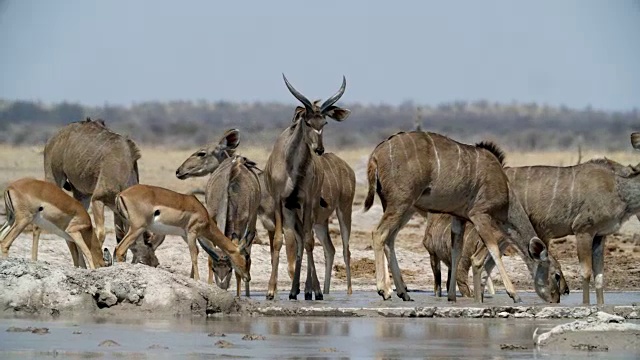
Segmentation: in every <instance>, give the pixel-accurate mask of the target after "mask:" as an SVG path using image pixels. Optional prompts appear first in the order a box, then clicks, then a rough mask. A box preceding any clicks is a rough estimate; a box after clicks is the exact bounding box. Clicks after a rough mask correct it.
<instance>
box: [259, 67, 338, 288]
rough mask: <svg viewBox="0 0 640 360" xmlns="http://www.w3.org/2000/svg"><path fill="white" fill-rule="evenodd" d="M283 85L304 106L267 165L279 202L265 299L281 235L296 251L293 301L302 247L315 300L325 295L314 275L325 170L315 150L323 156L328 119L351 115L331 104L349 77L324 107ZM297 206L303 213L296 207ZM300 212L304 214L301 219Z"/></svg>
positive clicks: (274, 274)
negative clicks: (315, 221)
mask: <svg viewBox="0 0 640 360" xmlns="http://www.w3.org/2000/svg"><path fill="white" fill-rule="evenodd" d="M283 78H284V81H285V84H286V85H287V88H288V89H289V91H290V92H291V94H292V95H293V96H294V97H296V99H298V100H299V101H300V102H301V103H302V104H303V105H304V108H303V107H298V108H296V110H295V112H294V117H293V122H294V125H292V126H290V127H288V128H287V129H285V130H284V131H283V132H282V133H281V134H280V136H279V137H278V139H277V140H276V143H275V144H274V146H273V150H272V151H271V154H270V155H269V158H268V160H267V164H266V166H265V169H264V172H265V177H264V178H265V185H266V189H267V191H268V192H269V194H270V195H271V197H272V198H273V200H274V204H275V222H274V224H275V232H274V240H273V242H272V243H271V278H270V279H269V289H268V290H267V299H274V297H275V295H276V286H277V280H278V263H279V256H280V249H281V248H282V243H283V242H282V233H283V230H284V237H285V240H286V242H287V244H291V243H293V241H294V239H295V242H296V246H295V247H294V246H292V245H288V246H287V249H288V253H289V257H292V256H293V255H292V254H290V252H292V250H295V251H296V256H295V259H296V261H295V266H294V269H293V281H292V284H291V291H290V292H289V298H290V299H296V298H297V295H298V293H299V292H300V271H301V266H302V255H303V250H306V253H307V280H306V282H305V299H311V296H312V294H311V293H312V291H313V292H314V293H315V298H316V299H322V298H323V295H322V291H321V289H320V283H319V281H318V278H317V275H316V273H315V264H314V261H313V247H314V241H313V233H312V226H313V220H312V219H313V211H314V209H316V208H317V202H318V201H319V200H320V191H321V188H322V181H323V176H324V174H323V172H322V168H321V165H319V164H318V160H317V159H318V158H317V156H316V155H315V154H314V152H316V153H318V154H322V153H323V152H324V148H323V145H322V130H323V128H324V125H325V124H326V122H327V121H326V120H325V119H326V117H330V118H332V119H334V120H337V121H342V120H344V119H346V118H347V117H348V116H349V110H346V109H342V108H339V107H337V106H334V105H333V104H334V103H335V102H337V101H338V99H340V97H341V96H342V94H343V93H344V90H345V87H346V80H345V79H344V78H343V83H342V86H341V88H340V90H338V92H337V93H336V94H334V95H333V96H331V97H330V98H329V99H327V100H326V101H325V102H324V103H323V104H322V105H320V106H318V104H317V103H316V104H312V103H311V102H310V101H309V100H308V99H307V98H306V97H304V95H302V94H301V93H299V92H298V91H297V90H295V89H294V88H293V86H291V84H289V82H288V81H287V79H286V78H285V77H284V75H283ZM298 210H299V211H298ZM300 215H301V218H300V217H299V216H300Z"/></svg>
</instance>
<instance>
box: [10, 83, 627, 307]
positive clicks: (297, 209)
mask: <svg viewBox="0 0 640 360" xmlns="http://www.w3.org/2000/svg"><path fill="white" fill-rule="evenodd" d="M283 78H284V82H285V84H286V86H287V88H288V90H289V91H290V92H291V94H292V95H293V96H294V97H295V98H296V99H297V100H298V101H299V102H300V103H301V104H302V106H298V107H296V109H295V111H294V115H293V119H292V122H291V125H290V126H288V127H287V128H286V129H285V130H284V131H283V132H282V133H281V134H280V135H279V136H278V138H277V140H276V142H275V144H274V146H273V150H272V151H271V154H270V155H269V158H268V160H267V163H266V164H265V166H264V169H263V170H261V169H260V168H259V167H258V166H257V165H256V163H254V162H252V161H251V160H249V159H247V158H245V157H243V156H240V155H238V154H236V151H237V147H238V145H239V142H240V141H239V139H240V137H239V136H240V134H239V131H238V130H237V129H231V130H228V131H227V132H226V133H225V134H224V135H223V136H222V139H221V140H220V141H219V142H218V143H214V144H211V145H208V146H205V147H203V148H202V149H199V150H198V151H196V152H195V153H193V154H192V155H191V156H190V157H189V158H188V159H187V160H185V162H184V163H183V164H182V165H181V166H180V167H179V168H178V169H177V170H176V173H175V175H176V177H177V178H179V179H186V178H189V177H199V176H209V180H208V183H207V187H206V192H205V198H206V201H205V205H203V204H202V203H201V202H200V201H199V200H198V199H197V198H196V197H195V196H194V195H185V194H180V193H177V192H175V191H172V190H168V189H165V188H161V187H157V186H151V185H143V184H139V175H138V165H137V162H138V160H139V159H140V153H139V150H138V148H137V146H136V144H135V143H134V142H133V141H132V140H130V139H128V138H126V137H123V136H121V135H119V134H117V133H114V132H113V131H111V130H110V129H109V128H108V127H107V126H106V125H105V123H104V122H103V121H101V120H91V119H89V118H87V119H86V120H83V121H79V122H75V123H71V124H69V125H67V126H65V127H63V128H62V129H61V130H59V131H58V132H57V133H56V134H55V135H54V136H53V137H51V138H50V139H49V140H48V142H47V144H46V145H45V149H44V173H45V181H42V180H35V179H31V178H23V179H19V180H16V181H14V182H13V183H11V184H10V185H8V186H7V188H6V190H5V192H4V200H5V208H6V223H5V224H4V225H3V227H2V228H1V229H0V250H1V251H2V256H3V257H7V256H8V252H9V248H10V247H11V244H12V243H13V241H14V240H15V239H16V238H17V236H18V235H19V234H20V233H21V232H22V231H23V230H24V229H25V228H26V226H27V225H29V224H32V225H33V229H34V230H33V246H32V254H31V257H32V260H34V261H35V260H37V256H38V241H39V237H40V233H41V229H44V230H45V231H47V232H50V233H53V234H56V235H59V236H60V237H62V238H64V239H65V240H66V242H67V245H68V247H69V251H70V253H71V257H72V259H73V264H74V266H78V267H86V266H87V264H88V266H89V268H90V269H95V268H98V267H102V266H109V265H111V264H112V263H113V262H122V261H125V255H126V253H127V250H131V252H132V254H133V262H134V263H142V264H146V265H150V266H157V265H158V259H157V257H156V256H155V251H156V249H157V248H158V247H159V246H160V245H161V244H162V242H163V241H164V238H165V236H166V235H177V236H181V237H182V238H183V239H184V240H185V242H186V243H187V245H188V246H189V252H190V255H191V261H192V268H191V277H192V278H193V279H195V280H199V279H200V276H199V273H198V266H197V261H198V252H199V250H198V244H199V246H200V247H201V248H202V249H204V250H205V252H206V253H207V254H208V255H209V264H208V265H209V266H208V268H209V277H208V281H209V283H213V281H214V279H215V282H216V284H217V285H218V286H219V287H221V288H223V289H227V288H228V287H229V283H230V280H231V274H232V273H235V277H236V285H237V287H236V291H237V296H240V292H241V283H242V281H243V280H244V282H245V294H246V296H249V294H250V289H249V282H250V279H251V277H250V267H251V244H252V242H253V239H254V237H255V235H256V222H257V220H258V219H260V221H261V223H262V225H263V226H264V228H265V229H266V230H267V232H268V235H269V243H270V251H271V277H270V280H269V285H268V289H267V294H266V297H267V299H274V298H276V294H277V288H276V287H277V280H278V265H279V259H280V250H281V249H282V245H283V243H284V244H285V249H286V257H287V262H288V273H289V277H290V278H291V279H292V283H291V289H290V292H289V299H297V296H298V294H299V293H300V276H301V269H302V258H303V254H304V253H306V257H307V267H306V269H307V274H306V275H307V277H306V280H305V289H304V295H305V299H306V300H310V299H313V297H314V296H315V299H316V300H320V299H322V298H323V293H324V294H327V293H329V290H330V285H331V270H332V267H333V261H334V255H335V247H334V245H333V243H332V241H331V238H330V236H329V217H330V216H331V215H332V214H333V213H334V211H335V213H336V215H337V218H338V221H339V225H340V234H341V238H342V245H343V246H342V248H343V256H344V262H345V265H346V271H347V293H348V294H351V293H352V287H351V273H350V251H349V237H350V231H351V214H352V204H353V199H354V196H355V184H356V178H355V173H354V171H353V170H352V169H351V167H350V166H349V165H348V164H347V163H346V162H345V161H344V160H342V159H340V158H339V157H338V156H336V155H335V154H331V153H325V152H324V146H323V128H324V126H325V125H326V124H327V118H330V119H333V120H335V121H339V122H340V121H344V120H346V119H347V118H348V117H349V114H350V111H349V110H347V109H343V108H341V107H338V106H336V105H335V104H336V103H337V102H338V100H339V99H340V98H341V97H342V95H343V94H344V92H345V88H346V79H345V78H344V77H343V81H342V85H341V87H340V89H339V90H338V91H337V92H336V93H335V94H334V95H333V96H331V97H329V98H328V99H327V100H326V101H324V102H322V103H320V101H315V102H311V101H309V100H308V98H307V97H305V96H304V95H303V94H301V93H300V92H299V91H297V90H296V89H295V88H294V87H293V86H292V85H291V84H290V83H289V82H288V81H287V79H286V77H284V75H283ZM631 143H632V145H633V147H634V148H636V149H638V148H640V133H634V134H632V135H631ZM639 175H640V167H634V166H624V165H621V164H619V163H617V162H614V161H612V160H609V159H606V158H604V159H597V160H591V161H588V162H586V163H582V164H578V165H574V166H566V167H561V166H527V167H506V166H504V153H503V152H502V151H501V150H500V149H499V148H498V147H497V146H496V145H495V144H493V143H489V142H481V143H478V144H475V145H468V144H463V143H459V142H457V141H454V140H452V139H450V138H448V137H446V136H443V135H440V134H436V133H430V132H423V131H412V132H401V133H397V134H395V135H392V136H390V137H389V138H388V139H386V140H384V141H383V142H381V143H380V144H378V146H376V148H375V149H374V151H373V152H372V153H371V155H370V157H369V161H368V165H367V178H368V184H369V187H368V193H367V196H366V200H365V204H364V210H365V211H366V210H368V209H370V208H371V206H372V204H373V202H374V197H375V195H376V194H377V195H378V197H379V199H380V202H381V204H382V208H383V216H382V218H381V219H380V222H379V223H378V225H377V227H376V228H375V229H374V230H373V233H372V237H373V239H372V242H373V251H374V254H375V269H376V270H375V273H376V287H377V290H378V294H379V295H380V296H382V298H383V299H385V300H387V299H389V298H390V297H391V293H392V287H391V282H390V278H389V271H391V273H392V275H393V281H394V285H395V289H396V293H397V295H398V297H400V298H402V299H403V300H405V301H408V300H411V299H410V297H409V294H408V291H407V287H406V285H405V283H404V281H403V279H402V273H401V270H400V267H399V264H398V259H397V257H396V254H395V238H396V235H397V234H398V232H399V231H400V229H401V228H402V227H403V226H404V225H405V224H407V222H408V221H409V220H410V219H411V217H412V216H413V215H414V214H415V213H419V214H422V215H423V216H425V217H426V219H427V229H426V231H425V236H424V240H423V244H424V246H425V248H426V249H427V250H428V252H429V254H430V256H431V266H432V270H433V274H434V277H435V288H434V292H435V294H436V296H441V292H442V289H441V280H440V276H441V274H440V261H444V262H445V264H446V265H447V267H448V269H449V272H448V273H449V274H448V281H447V294H448V299H449V300H451V301H455V299H456V284H457V285H458V288H459V289H460V291H461V293H462V294H463V296H475V299H476V301H479V302H481V301H483V293H484V288H485V286H486V285H488V286H489V288H490V289H489V290H490V291H491V288H492V285H491V282H490V277H489V276H488V275H489V274H490V273H491V271H492V269H493V267H494V266H496V265H497V267H498V270H499V272H500V275H501V277H502V280H503V283H504V285H505V288H506V291H507V293H508V295H509V296H510V297H511V298H512V299H513V300H514V302H520V297H519V296H518V294H517V293H516V290H515V288H514V286H513V284H512V283H511V281H510V280H509V276H508V274H507V272H506V270H505V267H504V265H503V263H502V260H501V255H502V252H503V251H504V250H505V249H506V248H507V247H508V246H510V245H511V246H513V247H514V248H515V249H516V250H517V251H518V253H519V255H520V256H521V257H522V259H523V261H524V263H525V264H526V266H527V267H528V269H529V270H530V272H531V276H532V278H533V284H534V287H535V290H536V292H537V294H538V295H539V296H540V298H542V299H543V300H545V301H547V302H552V303H558V302H559V301H560V296H561V295H562V294H567V293H568V292H569V288H568V286H567V284H566V282H565V279H564V276H563V274H562V270H561V267H560V264H559V263H558V261H557V260H556V259H555V258H554V257H553V255H552V254H551V253H550V252H549V251H548V246H549V241H550V240H551V239H554V238H560V237H564V236H567V235H575V236H576V238H577V249H578V259H579V262H580V265H581V268H582V279H583V281H582V289H583V303H585V304H589V303H590V299H589V285H590V281H591V277H592V275H593V278H594V283H595V290H596V297H597V303H598V304H599V305H601V304H604V295H603V289H604V278H603V270H604V256H603V255H604V253H603V250H604V241H605V240H604V239H605V237H606V236H607V235H609V234H612V233H614V232H615V231H617V230H618V229H619V228H620V226H621V225H622V223H623V222H625V221H626V220H627V219H628V218H629V217H630V216H632V215H636V214H637V213H639V212H640V176H639ZM62 189H65V190H67V191H69V192H71V193H72V194H73V197H71V196H69V195H67V193H66V192H64V191H63V190H62ZM89 206H91V208H92V211H93V222H94V224H95V226H94V225H92V221H91V218H90V216H89V214H88V212H87V210H88V208H89ZM105 206H107V207H109V208H110V209H111V210H112V211H113V212H114V226H115V232H116V242H117V245H116V247H115V249H114V251H113V255H112V253H111V252H110V251H109V250H108V249H106V248H104V249H103V243H104V240H105V227H104V207H105ZM314 234H315V236H317V237H318V239H319V240H320V242H321V243H322V247H323V249H324V256H325V260H326V261H325V277H324V286H323V288H321V287H320V282H319V281H318V276H317V273H316V269H315V264H314V259H313V248H314ZM470 267H471V268H472V272H473V290H474V292H473V294H472V290H471V289H470V288H469V285H468V284H467V276H468V271H469V268H470ZM458 272H460V273H458ZM454 280H455V281H454Z"/></svg>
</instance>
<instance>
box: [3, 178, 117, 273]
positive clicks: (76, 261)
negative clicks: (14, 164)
mask: <svg viewBox="0 0 640 360" xmlns="http://www.w3.org/2000/svg"><path fill="white" fill-rule="evenodd" d="M4 202H5V208H6V212H7V220H6V222H5V224H4V225H3V226H2V228H1V229H0V249H1V250H2V256H3V257H7V256H8V255H9V248H10V247H11V244H12V243H13V241H14V240H15V239H16V238H17V237H18V235H20V233H22V231H24V229H25V227H26V226H27V225H29V224H34V225H35V226H36V227H35V229H34V231H33V246H32V248H31V260H33V261H36V260H38V242H39V240H40V232H41V229H44V230H45V231H47V232H50V233H52V234H56V235H58V236H60V237H61V238H63V239H65V240H66V241H67V242H69V243H73V244H75V245H76V246H77V247H76V246H73V247H71V246H70V247H69V248H70V249H71V258H72V259H73V265H74V266H82V265H84V261H80V260H81V257H82V255H84V257H85V258H86V259H87V262H88V264H89V268H91V269H95V268H96V267H101V266H105V264H104V261H103V259H102V250H101V248H100V243H99V242H98V239H97V237H96V235H95V233H94V231H93V227H92V226H91V218H90V217H89V214H88V213H87V211H86V210H85V209H84V207H83V206H82V204H81V203H80V202H78V201H77V200H75V199H74V198H72V197H71V196H69V195H67V194H66V193H65V192H64V191H62V189H60V188H58V187H57V186H55V185H54V184H52V183H50V182H46V181H42V180H35V179H30V178H23V179H20V180H16V181H14V182H12V183H11V184H9V186H7V188H6V190H5V191H4ZM78 248H79V249H80V251H81V253H78V251H77V249H78ZM74 249H75V252H74Z"/></svg>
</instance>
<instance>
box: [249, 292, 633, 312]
mask: <svg viewBox="0 0 640 360" xmlns="http://www.w3.org/2000/svg"><path fill="white" fill-rule="evenodd" d="M518 294H519V295H520V297H521V299H522V303H521V304H517V305H522V306H533V305H540V306H550V305H558V306H582V291H573V292H571V293H570V294H569V295H564V296H562V297H561V298H560V304H549V303H545V302H544V301H543V300H542V299H541V298H540V297H538V295H537V294H536V293H535V292H523V291H520V292H518ZM265 295H266V292H251V299H252V300H257V301H259V302H260V303H261V305H263V306H264V305H269V304H274V305H277V306H300V305H302V306H331V307H357V308H360V307H417V306H456V305H458V306H478V305H485V306H501V305H514V302H513V300H511V298H510V297H509V295H507V293H506V292H505V291H504V290H503V291H497V292H496V294H495V295H485V298H484V302H483V303H482V304H479V303H476V302H474V300H473V299H472V298H463V297H460V294H458V297H457V300H456V302H455V303H452V302H449V301H448V300H447V295H446V292H444V293H443V295H442V297H440V298H437V297H435V296H434V295H433V292H432V291H409V296H410V297H411V299H412V300H414V301H402V299H400V298H399V297H397V296H396V294H395V293H393V294H392V296H391V299H390V300H387V301H383V300H382V298H381V297H380V296H379V295H378V294H377V293H376V292H374V291H354V293H353V294H352V295H347V294H346V292H345V291H335V292H332V293H330V294H325V295H324V300H322V301H315V300H313V301H305V300H304V294H303V293H301V294H300V295H298V300H299V301H290V300H288V299H289V290H288V289H286V290H285V289H280V290H279V292H278V301H276V302H275V303H274V302H273V301H267V300H266V299H265ZM604 301H605V304H606V305H607V306H609V305H612V306H615V305H631V304H633V303H640V291H618V292H605V293H604ZM595 302H596V294H595V292H594V293H591V305H595Z"/></svg>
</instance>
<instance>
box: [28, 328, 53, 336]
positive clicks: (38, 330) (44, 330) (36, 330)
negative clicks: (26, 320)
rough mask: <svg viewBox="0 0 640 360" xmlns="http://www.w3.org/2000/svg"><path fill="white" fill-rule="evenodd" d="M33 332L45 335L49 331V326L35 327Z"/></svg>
mask: <svg viewBox="0 0 640 360" xmlns="http://www.w3.org/2000/svg"><path fill="white" fill-rule="evenodd" d="M31 333H33V334H38V335H44V334H48V333H49V329H48V328H35V329H33V330H32V331H31Z"/></svg>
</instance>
